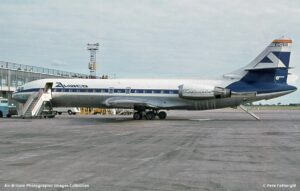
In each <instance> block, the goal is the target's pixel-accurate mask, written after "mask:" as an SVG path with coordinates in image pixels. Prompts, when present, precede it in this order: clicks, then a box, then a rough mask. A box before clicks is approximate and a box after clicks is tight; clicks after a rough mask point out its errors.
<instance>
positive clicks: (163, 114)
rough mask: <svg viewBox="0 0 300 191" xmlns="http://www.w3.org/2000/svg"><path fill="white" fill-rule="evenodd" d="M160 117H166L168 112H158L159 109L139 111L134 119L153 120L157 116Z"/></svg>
mask: <svg viewBox="0 0 300 191" xmlns="http://www.w3.org/2000/svg"><path fill="white" fill-rule="evenodd" d="M156 116H157V117H158V118H159V119H166V117H167V113H166V112H164V111H160V112H158V111H157V110H150V111H137V112H135V113H134V114H133V119H135V120H140V119H143V118H145V119H147V120H152V119H154V118H155V117H156Z"/></svg>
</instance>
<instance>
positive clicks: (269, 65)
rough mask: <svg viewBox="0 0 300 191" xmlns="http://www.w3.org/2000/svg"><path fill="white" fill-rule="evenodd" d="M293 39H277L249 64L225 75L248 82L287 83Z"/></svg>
mask: <svg viewBox="0 0 300 191" xmlns="http://www.w3.org/2000/svg"><path fill="white" fill-rule="evenodd" d="M291 45H292V40H290V39H287V38H280V39H275V40H273V42H272V43H271V44H270V45H269V46H267V48H266V49H265V50H264V51H262V52H261V53H260V54H259V55H258V56H257V57H256V58H255V59H254V60H253V61H252V62H250V63H249V64H248V65H247V66H245V67H243V68H241V69H239V70H236V71H234V72H232V73H230V74H226V75H224V77H229V78H233V79H237V78H238V79H240V81H243V82H246V83H256V82H263V83H264V82H273V83H280V84H286V82H287V77H288V69H289V63H290V54H291Z"/></svg>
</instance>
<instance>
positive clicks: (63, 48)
mask: <svg viewBox="0 0 300 191" xmlns="http://www.w3.org/2000/svg"><path fill="white" fill-rule="evenodd" d="M299 18H300V1H299V0H289V1H282V0H251V1H247V0H230V1H224V0H201V1H200V0H186V1H185V0H151V1H150V0H149V1H147V0H143V1H141V0H116V1H114V0H105V1H104V0H103V1H101V0H97V1H92V0H89V1H83V0H82V1H78V0H69V1H66V0H51V1H50V0H49V1H47V0H43V1H40V0H36V1H33V0H22V1H18V0H1V2H0V60H2V61H11V62H16V63H20V64H27V65H34V66H43V67H48V68H55V69H60V70H67V71H72V72H78V73H86V74H88V73H89V70H88V67H87V63H88V61H89V52H88V51H87V50H86V43H95V42H99V43H100V50H99V52H98V54H97V62H98V71H97V74H98V75H102V74H108V75H110V76H113V75H116V77H117V78H141V77H146V78H149V77H154V78H210V77H218V76H219V75H222V74H224V73H227V72H231V71H232V70H235V69H237V68H239V67H242V66H244V65H246V64H248V63H249V62H250V61H251V60H252V59H253V58H254V57H256V56H257V55H258V54H259V53H260V52H261V51H262V50H263V49H264V48H265V47H266V46H267V45H268V44H269V43H270V42H271V41H272V40H273V39H275V38H278V37H281V36H283V35H285V36H287V37H290V38H291V39H293V41H294V43H293V49H292V55H291V66H295V67H297V68H296V69H294V70H292V71H291V72H292V73H294V74H295V75H294V76H292V79H291V81H292V83H293V84H295V83H296V84H297V86H298V87H299V80H297V81H296V78H297V76H299V74H300V19H299ZM297 61H298V62H297ZM277 102H283V103H288V102H300V93H299V91H297V93H294V94H292V95H289V96H286V97H283V98H280V99H277V100H275V101H273V102H272V103H277Z"/></svg>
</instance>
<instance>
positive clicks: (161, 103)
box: [13, 38, 297, 120]
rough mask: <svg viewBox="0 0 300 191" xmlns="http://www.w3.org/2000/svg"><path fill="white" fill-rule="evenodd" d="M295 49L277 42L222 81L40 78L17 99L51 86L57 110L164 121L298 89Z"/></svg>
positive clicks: (15, 95) (19, 91) (283, 40)
mask: <svg viewBox="0 0 300 191" xmlns="http://www.w3.org/2000/svg"><path fill="white" fill-rule="evenodd" d="M291 45H292V40H290V39H287V38H280V39H275V40H273V41H272V42H271V43H270V44H269V45H268V46H267V47H266V48H265V49H264V50H263V51H262V52H261V53H260V54H259V55H258V56H257V57H256V58H255V59H254V60H252V61H251V62H250V63H249V64H248V65H246V66H245V67H242V68H240V69H238V70H236V71H233V72H231V73H228V74H225V75H223V76H221V77H220V79H218V80H196V79H194V80H183V79H180V80H173V79H172V80H166V79H41V80H36V81H32V82H29V83H26V84H24V85H23V86H21V87H19V88H18V89H17V91H16V92H14V93H13V99H15V100H17V101H19V102H21V103H25V102H26V101H27V99H28V97H29V96H30V95H31V94H33V93H34V92H38V91H40V90H41V89H44V88H46V85H47V87H48V90H47V91H48V92H49V93H50V94H51V103H52V106H53V107H101V108H132V109H134V110H135V113H134V115H133V118H134V119H135V120H139V119H142V118H146V119H148V120H151V119H154V118H155V117H158V118H159V119H165V118H166V117H167V113H166V112H165V110H209V109H218V108H226V107H237V106H242V105H243V104H245V103H250V102H255V101H259V100H265V99H272V98H276V97H279V96H283V95H286V94H289V93H292V92H294V91H296V90H297V88H296V87H294V86H291V85H288V84H287V78H288V75H289V72H288V70H289V69H290V67H289V62H290V52H291ZM243 108H244V110H245V111H247V112H248V113H249V114H251V115H252V116H254V117H256V118H258V117H257V116H255V114H253V113H251V111H250V112H249V111H248V110H246V109H245V107H242V109H243Z"/></svg>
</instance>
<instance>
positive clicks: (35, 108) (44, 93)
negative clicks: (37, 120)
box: [22, 83, 52, 118]
mask: <svg viewBox="0 0 300 191" xmlns="http://www.w3.org/2000/svg"><path fill="white" fill-rule="evenodd" d="M51 88H52V83H47V84H46V85H45V88H44V89H40V90H39V91H38V92H35V93H33V94H31V95H30V96H29V98H28V99H27V101H26V103H25V104H24V106H23V109H22V117H23V118H33V117H41V116H42V112H43V110H44V106H45V103H46V102H50V101H51V99H52V94H51Z"/></svg>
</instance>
